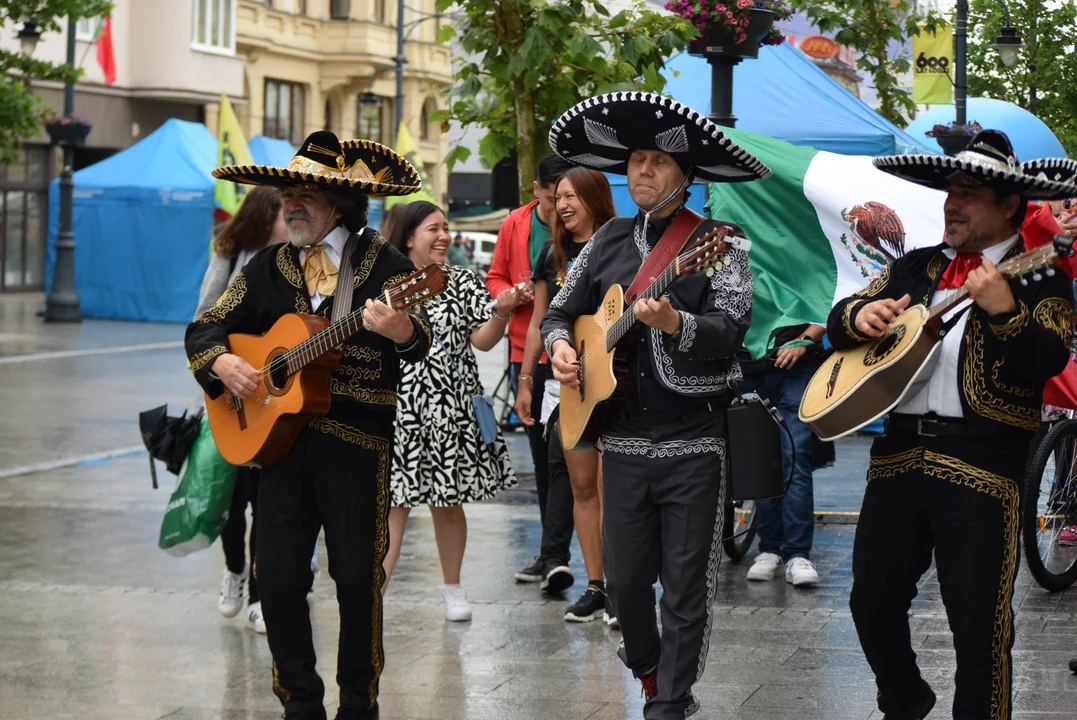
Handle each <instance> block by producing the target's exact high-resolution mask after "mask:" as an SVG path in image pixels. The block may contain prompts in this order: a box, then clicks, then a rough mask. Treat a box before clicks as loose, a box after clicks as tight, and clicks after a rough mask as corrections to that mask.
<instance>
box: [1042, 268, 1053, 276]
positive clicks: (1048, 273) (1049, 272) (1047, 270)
mask: <svg viewBox="0 0 1077 720" xmlns="http://www.w3.org/2000/svg"><path fill="white" fill-rule="evenodd" d="M1044 272H1046V273H1047V277H1054V276H1055V269H1054V268H1053V267H1049V268H1047V269H1046V270H1045V271H1044Z"/></svg>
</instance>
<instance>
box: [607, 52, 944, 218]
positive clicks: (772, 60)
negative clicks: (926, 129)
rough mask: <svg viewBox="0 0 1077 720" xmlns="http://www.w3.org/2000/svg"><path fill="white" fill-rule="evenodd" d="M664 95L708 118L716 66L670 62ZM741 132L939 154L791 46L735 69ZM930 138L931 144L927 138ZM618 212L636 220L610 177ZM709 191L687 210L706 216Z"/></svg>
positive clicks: (697, 189)
mask: <svg viewBox="0 0 1077 720" xmlns="http://www.w3.org/2000/svg"><path fill="white" fill-rule="evenodd" d="M662 74H663V75H664V76H665V77H666V80H667V84H666V89H665V94H666V95H669V96H671V97H673V98H675V99H677V100H679V101H680V102H682V103H684V104H685V105H688V106H689V107H691V108H692V109H693V110H697V111H698V112H701V113H703V114H708V113H710V110H711V97H710V92H711V66H710V65H709V64H708V63H707V61H706V60H704V59H703V58H701V57H696V56H694V55H689V54H687V53H681V54H680V55H677V56H676V57H674V58H673V59H672V60H670V61H669V62H668V63H666V67H665V69H664V70H663V71H662ZM733 112H734V114H735V115H736V116H737V129H738V130H747V131H749V132H756V133H760V134H761V135H769V136H770V137H774V138H778V139H780V140H785V141H786V142H790V143H792V144H794V145H806V146H809V147H813V148H816V149H817V150H825V151H828V152H833V153H838V154H839V155H899V154H905V153H921V152H940V151H939V150H937V149H936V148H935V146H933V145H932V146H929V145H927V144H926V143H923V142H921V141H920V140H918V139H917V138H916V137H915V136H913V135H910V134H909V133H906V132H905V131H903V130H901V128H899V127H897V126H896V125H894V124H893V123H891V122H890V121H888V120H887V119H886V118H884V117H883V116H881V115H879V114H878V113H877V112H875V111H874V110H872V109H871V108H870V107H869V106H868V105H867V104H866V103H864V102H863V101H861V100H860V99H858V98H857V97H856V96H854V95H853V94H852V93H850V92H849V91H848V90H846V89H845V88H844V87H842V86H841V85H840V84H838V83H837V82H836V81H835V80H834V79H833V78H831V77H830V76H829V75H827V74H826V73H825V72H823V71H822V70H821V69H820V68H819V67H818V66H817V65H816V64H815V63H814V62H812V61H811V59H810V58H808V57H807V56H806V55H804V53H802V52H800V51H799V50H797V49H796V48H794V47H793V46H792V45H788V44H782V45H774V46H768V47H764V48H762V49H761V50H760V51H759V58H758V59H756V60H745V61H743V62H741V63H740V64H739V65H737V66H736V67H735V68H734V69H733ZM925 140H926V138H925ZM609 178H610V184H611V186H612V190H613V201H614V205H615V206H616V207H617V212H618V214H621V215H624V214H635V212H636V209H635V206H634V205H633V204H632V198H631V197H630V196H629V194H628V187H627V185H626V180H625V178H624V177H618V176H613V175H611V176H609ZM704 195H705V190H704V187H703V185H697V186H694V187H693V189H692V197H691V198H690V199H689V201H688V207H690V208H692V209H693V210H695V211H696V212H698V213H701V214H702V212H703V202H704V199H705V198H704Z"/></svg>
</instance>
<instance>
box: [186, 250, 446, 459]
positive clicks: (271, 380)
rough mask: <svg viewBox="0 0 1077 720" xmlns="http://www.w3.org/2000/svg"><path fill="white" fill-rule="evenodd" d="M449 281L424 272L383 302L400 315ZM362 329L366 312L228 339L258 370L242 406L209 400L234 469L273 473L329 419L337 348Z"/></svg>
mask: <svg viewBox="0 0 1077 720" xmlns="http://www.w3.org/2000/svg"><path fill="white" fill-rule="evenodd" d="M448 281H449V277H448V274H447V273H446V272H445V269H444V268H442V267H441V266H440V265H436V264H433V265H427V266H426V267H424V268H423V269H422V270H419V271H418V272H416V273H413V274H412V275H409V276H408V277H407V278H405V279H404V280H401V281H400V282H399V283H397V284H396V285H393V286H392V287H391V288H389V289H388V290H386V291H385V293H384V294H383V295H382V297H381V300H382V301H383V302H384V303H385V304H386V305H389V306H390V307H392V308H395V309H397V310H402V309H404V308H407V307H411V306H413V305H418V304H420V303H422V302H425V301H427V300H429V299H430V298H432V297H434V296H435V295H437V294H439V293H441V292H444V290H445V287H446V286H447V285H448ZM362 327H363V308H360V309H358V310H355V311H353V312H351V313H349V314H348V315H345V316H344V317H343V318H341V319H340V320H338V321H337V322H335V323H332V324H330V323H329V320H327V319H326V318H323V317H319V316H317V315H307V314H290V315H285V316H284V317H282V318H281V319H279V320H277V322H275V323H274V324H273V327H272V328H270V330H269V332H267V333H266V334H265V335H242V334H238V333H237V334H233V335H229V336H228V343H229V345H230V347H231V348H232V350H231V351H232V353H233V354H235V355H238V356H239V357H241V358H243V359H244V360H246V361H247V362H249V363H250V364H251V365H252V366H253V367H255V368H261V384H260V385H259V387H258V388H257V389H256V390H255V391H254V393H252V394H251V395H250V396H248V397H246V398H243V399H240V398H239V397H237V396H235V395H233V394H232V393H230V392H228V391H227V390H226V391H225V392H223V393H221V395H220V396H218V397H217V398H216V399H213V398H210V397H209V396H208V395H207V396H206V415H207V417H208V419H209V426H210V429H211V430H212V431H213V439H214V440H215V441H216V443H217V449H218V450H219V451H220V453H221V455H222V456H223V457H224V459H225V460H227V461H228V462H230V463H232V464H233V465H259V466H266V465H272V464H273V463H275V462H277V461H279V460H280V459H281V458H283V457H284V456H285V455H286V454H287V453H288V450H290V449H291V447H292V443H293V442H295V438H296V436H297V435H298V434H299V431H300V430H301V429H302V428H303V426H304V425H306V424H307V420H309V419H310V418H312V417H316V416H319V415H324V414H325V413H327V412H328V411H329V403H330V395H329V375H330V374H331V373H332V372H333V370H334V369H335V368H336V366H337V365H338V364H339V363H340V360H341V358H342V357H343V351H342V350H341V349H340V346H341V345H343V344H344V342H345V341H346V340H347V339H348V338H350V337H351V336H352V335H354V334H356V333H357V332H359V330H360V329H361V328H362Z"/></svg>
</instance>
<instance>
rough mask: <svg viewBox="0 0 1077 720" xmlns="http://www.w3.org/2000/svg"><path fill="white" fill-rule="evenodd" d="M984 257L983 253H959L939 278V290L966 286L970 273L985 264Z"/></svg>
mask: <svg viewBox="0 0 1077 720" xmlns="http://www.w3.org/2000/svg"><path fill="white" fill-rule="evenodd" d="M983 262H984V257H983V255H982V254H981V253H958V254H957V257H955V258H954V259H953V260H951V261H950V264H949V265H947V266H946V272H944V273H943V274H942V277H941V278H939V285H938V288H937V289H939V290H948V289H950V288H960V287H964V286H965V281H966V280H968V277H969V273H970V272H972V271H973V270H975V269H976V268H978V267H980V266H981V265H983Z"/></svg>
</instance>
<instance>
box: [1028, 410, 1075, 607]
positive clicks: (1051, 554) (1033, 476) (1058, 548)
mask: <svg viewBox="0 0 1077 720" xmlns="http://www.w3.org/2000/svg"><path fill="white" fill-rule="evenodd" d="M1075 417H1077V413H1075V412H1073V411H1067V412H1066V417H1065V419H1063V420H1060V421H1057V422H1055V423H1054V424H1053V425H1052V426H1051V427H1050V428H1049V429H1048V430H1047V432H1046V434H1045V435H1044V436H1043V439H1042V440H1040V442H1039V443H1038V444H1037V445H1036V451H1035V453H1034V454H1033V456H1032V461H1031V462H1030V463H1029V466H1028V470H1027V472H1026V474H1025V481H1024V488H1023V490H1024V492H1023V498H1022V508H1021V520H1022V525H1023V527H1022V530H1021V533H1022V541H1023V545H1024V548H1025V561H1026V562H1027V563H1028V570H1029V572H1030V573H1031V574H1032V577H1033V578H1035V580H1036V582H1037V583H1039V584H1040V586H1041V587H1043V588H1044V589H1045V590H1048V591H1050V592H1059V591H1060V590H1065V589H1066V588H1068V587H1070V586H1071V585H1073V583H1074V581H1077V543H1075V544H1071V542H1073V541H1072V540H1071V539H1070V538H1065V539H1064V538H1063V537H1062V533H1063V531H1064V530H1066V529H1067V528H1070V527H1073V526H1077V419H1074V418H1075ZM1075 529H1077V528H1075Z"/></svg>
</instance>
